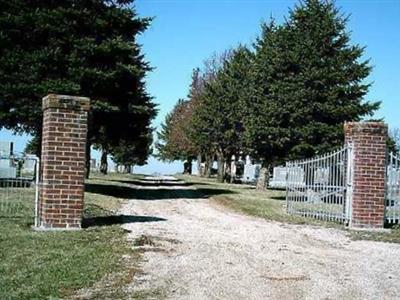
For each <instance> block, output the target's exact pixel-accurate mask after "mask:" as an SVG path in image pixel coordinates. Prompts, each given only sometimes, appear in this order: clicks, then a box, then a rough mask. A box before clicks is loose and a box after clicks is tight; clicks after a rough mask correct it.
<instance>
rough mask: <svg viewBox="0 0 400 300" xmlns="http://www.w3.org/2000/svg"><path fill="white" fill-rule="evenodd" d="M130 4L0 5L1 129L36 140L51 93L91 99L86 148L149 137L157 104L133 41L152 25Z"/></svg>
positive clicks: (46, 1) (86, 0)
mask: <svg viewBox="0 0 400 300" xmlns="http://www.w3.org/2000/svg"><path fill="white" fill-rule="evenodd" d="M133 5H134V0H74V1H61V0H43V1H31V0H29V1H25V0H24V1H23V0H8V1H4V0H0V127H5V128H8V129H12V130H14V131H16V132H27V133H29V134H32V135H34V136H40V134H41V124H42V112H41V98H42V97H43V96H45V95H46V94H47V93H49V92H53V93H60V94H71V95H80V96H87V97H90V98H91V108H92V109H91V112H90V115H89V132H88V143H87V145H88V147H90V145H91V144H96V145H98V146H99V147H100V148H109V146H110V145H109V144H111V145H118V143H119V141H120V140H121V139H123V140H125V141H129V140H132V141H134V140H135V139H136V138H139V137H141V136H143V135H146V134H147V132H148V131H149V128H150V122H151V120H152V118H153V117H154V116H155V105H154V103H153V102H152V99H151V97H150V96H149V95H148V93H147V92H146V87H145V82H144V77H145V75H146V73H147V72H149V71H150V70H151V68H150V67H149V64H148V63H147V62H146V61H145V59H144V56H143V54H142V52H141V48H140V45H139V44H138V43H137V36H138V35H139V34H141V33H142V32H143V31H145V30H146V28H147V27H148V26H149V24H150V21H151V19H149V18H140V17H138V15H137V13H136V11H135V9H134V6H133ZM38 146H39V147H40V145H38ZM38 150H39V149H37V151H38ZM88 153H90V152H89V151H88Z"/></svg>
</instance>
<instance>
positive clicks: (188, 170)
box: [183, 158, 192, 175]
mask: <svg viewBox="0 0 400 300" xmlns="http://www.w3.org/2000/svg"><path fill="white" fill-rule="evenodd" d="M183 174H188V175H192V159H191V158H188V159H187V161H186V162H185V163H184V164H183Z"/></svg>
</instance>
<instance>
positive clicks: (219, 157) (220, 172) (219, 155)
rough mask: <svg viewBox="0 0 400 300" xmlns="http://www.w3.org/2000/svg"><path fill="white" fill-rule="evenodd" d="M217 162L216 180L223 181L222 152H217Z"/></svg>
mask: <svg viewBox="0 0 400 300" xmlns="http://www.w3.org/2000/svg"><path fill="white" fill-rule="evenodd" d="M217 162H218V173H217V180H218V182H224V179H225V157H224V155H223V154H222V153H217Z"/></svg>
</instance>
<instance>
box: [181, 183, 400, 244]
mask: <svg viewBox="0 0 400 300" xmlns="http://www.w3.org/2000/svg"><path fill="white" fill-rule="evenodd" d="M179 178H181V179H183V180H185V181H187V182H189V183H192V184H193V185H194V186H195V187H198V188H202V189H204V188H205V187H206V188H207V189H210V190H212V189H218V190H220V191H225V192H224V193H220V194H218V195H215V196H212V199H213V200H214V201H216V202H217V203H219V204H221V205H224V206H226V207H228V208H230V209H233V210H235V211H238V212H242V213H245V214H248V215H252V216H256V217H260V218H264V219H266V220H271V221H277V222H282V223H290V224H310V225H318V226H325V227H335V228H338V229H342V230H345V231H346V234H348V236H349V237H350V238H351V239H353V240H371V241H381V242H391V243H400V226H394V227H392V229H391V230H387V231H385V232H380V231H355V230H348V229H346V228H345V227H344V226H343V225H341V224H338V223H335V222H330V221H320V220H316V219H313V218H306V217H301V216H295V215H289V214H288V213H287V212H286V202H285V191H282V190H266V191H258V190H256V189H255V188H254V187H253V186H249V185H239V184H228V183H218V182H216V180H215V179H213V178H201V177H195V176H179Z"/></svg>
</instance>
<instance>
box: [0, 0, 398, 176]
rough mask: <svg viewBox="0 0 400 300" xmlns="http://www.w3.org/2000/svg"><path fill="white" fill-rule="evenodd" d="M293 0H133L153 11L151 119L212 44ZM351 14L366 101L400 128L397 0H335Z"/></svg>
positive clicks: (244, 34)
mask: <svg viewBox="0 0 400 300" xmlns="http://www.w3.org/2000/svg"><path fill="white" fill-rule="evenodd" d="M295 3H297V1H269V0H246V1H245V0H225V1H224V0H137V1H136V9H137V11H138V13H139V14H140V15H141V16H154V17H155V19H154V21H153V23H152V26H151V27H150V28H149V30H148V31H146V32H145V33H144V34H143V35H142V36H141V37H140V40H139V41H140V43H142V44H143V49H144V53H145V54H146V58H147V60H148V61H150V63H151V65H152V66H153V67H154V68H155V70H154V71H153V72H152V73H151V74H149V76H148V78H147V83H148V90H149V92H150V94H151V95H153V96H154V97H155V102H156V103H158V104H159V114H158V116H157V118H156V120H155V122H154V126H157V127H158V126H159V124H160V123H161V122H162V120H163V119H164V117H165V114H166V113H167V112H168V111H170V110H171V109H172V107H173V106H174V104H175V102H176V101H177V100H178V99H179V98H182V97H185V96H186V95H187V93H188V87H189V84H190V75H191V71H192V69H193V68H195V67H198V66H201V65H202V62H203V60H204V59H205V58H207V57H208V56H209V55H211V54H212V53H213V52H214V51H217V52H218V51H222V50H224V49H227V48H229V47H232V46H236V45H238V44H239V43H245V44H251V43H252V41H254V39H255V38H256V37H257V35H258V34H259V32H260V24H261V22H262V20H268V19H269V17H270V16H273V17H274V18H276V19H277V20H278V21H281V20H282V19H283V17H284V16H285V15H287V13H288V9H289V8H290V7H293V6H294V4H295ZM336 4H337V6H338V7H340V8H341V10H342V12H343V13H345V14H351V18H350V21H349V24H348V30H349V31H351V33H352V41H353V42H354V43H359V44H360V45H363V46H366V51H365V58H370V59H371V64H372V65H373V66H374V70H373V72H372V75H371V76H370V78H369V81H372V82H374V84H373V85H372V87H371V90H370V92H369V94H368V97H367V99H368V100H381V101H382V106H381V109H380V110H379V111H378V112H377V113H376V116H375V117H379V118H384V119H385V121H386V122H387V123H388V124H389V127H391V128H394V127H400V103H399V101H400V91H399V87H400V33H399V29H400V0H391V1H389V0H386V1H385V0H382V1H378V0H376V1H371V0H360V1H357V0H347V1H345V0H342V1H336ZM0 140H13V141H15V142H16V148H17V150H18V149H21V150H22V149H23V145H24V143H25V142H26V138H21V137H12V136H10V133H9V132H5V131H4V130H3V131H1V132H0ZM180 168H181V166H180V164H172V165H165V164H161V163H160V162H157V161H155V160H154V159H151V160H150V164H149V165H148V166H146V167H144V168H140V169H139V170H138V171H142V172H147V173H149V172H150V173H151V172H153V171H156V170H158V171H160V172H162V173H165V172H171V173H174V172H175V171H180Z"/></svg>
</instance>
